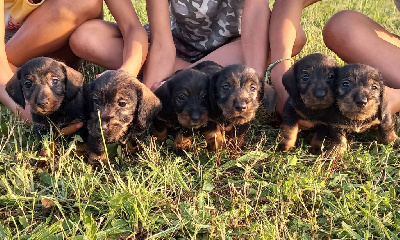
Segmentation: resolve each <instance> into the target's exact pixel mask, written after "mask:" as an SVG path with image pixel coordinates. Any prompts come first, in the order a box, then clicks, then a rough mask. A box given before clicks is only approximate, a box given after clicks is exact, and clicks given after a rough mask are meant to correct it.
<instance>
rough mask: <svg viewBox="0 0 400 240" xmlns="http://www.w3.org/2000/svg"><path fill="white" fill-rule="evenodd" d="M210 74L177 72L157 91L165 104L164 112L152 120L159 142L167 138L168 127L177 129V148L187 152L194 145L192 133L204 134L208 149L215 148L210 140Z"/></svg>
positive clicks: (189, 70)
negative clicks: (194, 131)
mask: <svg viewBox="0 0 400 240" xmlns="http://www.w3.org/2000/svg"><path fill="white" fill-rule="evenodd" d="M209 81H210V77H209V75H208V74H206V73H204V72H202V71H199V70H197V69H194V68H192V69H184V70H180V71H177V72H176V73H175V74H173V75H172V76H171V77H169V78H167V79H166V80H165V81H164V83H163V84H162V85H161V86H160V87H159V88H158V89H157V90H156V91H155V94H156V96H157V97H159V98H160V100H161V102H162V110H161V111H160V112H159V113H158V115H157V117H156V118H154V120H153V128H154V131H153V133H154V135H155V136H156V137H157V139H158V140H159V141H165V140H166V139H167V137H168V128H173V129H178V130H179V131H178V134H177V136H176V137H175V141H174V149H175V150H178V149H183V150H187V149H189V148H190V146H191V136H192V134H193V130H198V131H201V132H202V133H203V135H204V136H205V138H206V141H207V144H208V145H207V147H208V148H209V149H212V148H213V144H212V143H211V142H210V141H213V139H208V136H207V134H205V133H206V129H207V128H208V125H209V124H210V123H209V118H208V110H209V103H208V84H209Z"/></svg>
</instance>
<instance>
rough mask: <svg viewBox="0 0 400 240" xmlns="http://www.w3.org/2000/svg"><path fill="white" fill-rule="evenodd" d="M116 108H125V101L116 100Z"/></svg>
mask: <svg viewBox="0 0 400 240" xmlns="http://www.w3.org/2000/svg"><path fill="white" fill-rule="evenodd" d="M118 106H120V107H125V106H126V102H125V100H122V99H120V100H118Z"/></svg>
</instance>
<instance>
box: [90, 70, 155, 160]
mask: <svg viewBox="0 0 400 240" xmlns="http://www.w3.org/2000/svg"><path fill="white" fill-rule="evenodd" d="M85 98H86V99H87V100H86V101H87V102H88V108H89V109H88V110H89V112H90V118H89V120H88V130H89V136H88V140H87V144H88V148H89V163H91V164H92V165H94V166H98V164H100V162H102V163H103V164H105V165H106V164H107V163H108V160H107V159H108V156H107V154H106V152H105V146H104V144H103V139H104V142H105V143H113V142H119V143H122V144H126V145H127V147H128V149H129V150H131V151H132V150H133V149H134V146H136V137H137V136H138V135H139V134H141V133H142V132H143V131H144V130H145V129H146V127H147V124H148V122H149V121H151V119H152V118H153V117H154V116H155V115H156V114H157V112H158V111H160V109H161V103H160V100H159V99H158V98H157V97H156V96H155V95H154V94H153V93H152V92H151V91H150V89H148V88H147V87H146V86H145V85H144V84H143V83H141V82H140V81H139V80H138V79H137V78H135V77H134V76H133V75H131V74H129V73H128V72H125V71H123V70H109V71H106V72H104V73H103V74H102V75H101V76H100V77H98V78H97V79H95V80H94V81H93V82H91V83H90V84H87V85H86V86H85ZM103 137H104V138H103Z"/></svg>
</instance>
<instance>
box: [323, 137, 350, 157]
mask: <svg viewBox="0 0 400 240" xmlns="http://www.w3.org/2000/svg"><path fill="white" fill-rule="evenodd" d="M346 151H347V138H346V137H344V136H342V137H341V138H340V142H336V141H335V142H332V145H331V148H330V149H329V150H328V151H326V152H325V153H324V156H325V157H341V156H342V155H343V154H344V153H345V152H346Z"/></svg>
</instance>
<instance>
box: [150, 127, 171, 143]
mask: <svg viewBox="0 0 400 240" xmlns="http://www.w3.org/2000/svg"><path fill="white" fill-rule="evenodd" d="M153 135H154V137H156V138H157V141H158V142H165V141H166V140H167V138H168V130H167V128H165V129H164V130H163V131H162V132H159V131H157V130H155V129H154V130H153Z"/></svg>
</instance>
